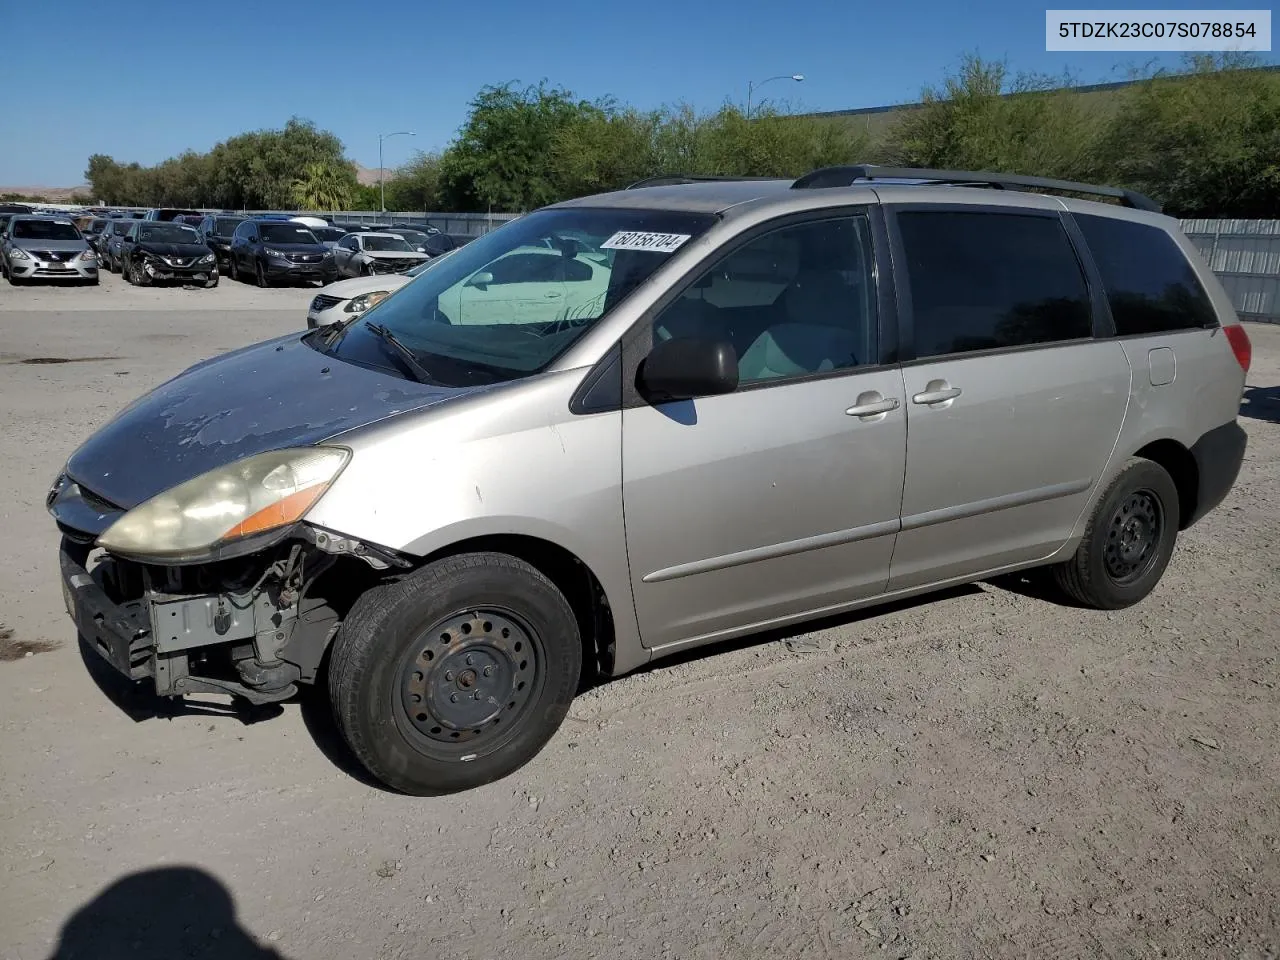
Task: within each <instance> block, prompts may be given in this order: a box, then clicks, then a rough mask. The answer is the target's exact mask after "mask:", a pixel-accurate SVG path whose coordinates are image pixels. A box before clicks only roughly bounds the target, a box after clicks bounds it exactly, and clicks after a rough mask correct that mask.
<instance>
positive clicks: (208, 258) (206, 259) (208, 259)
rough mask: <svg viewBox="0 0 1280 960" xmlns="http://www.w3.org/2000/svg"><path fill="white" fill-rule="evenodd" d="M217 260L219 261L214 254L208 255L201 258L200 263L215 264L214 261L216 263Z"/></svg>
mask: <svg viewBox="0 0 1280 960" xmlns="http://www.w3.org/2000/svg"><path fill="white" fill-rule="evenodd" d="M216 259H217V257H215V256H214V255H213V254H212V253H206V254H205V255H204V256H203V257H201V258H200V262H201V263H213V261H214V260H216Z"/></svg>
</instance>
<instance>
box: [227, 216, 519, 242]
mask: <svg viewBox="0 0 1280 960" xmlns="http://www.w3.org/2000/svg"><path fill="white" fill-rule="evenodd" d="M248 212H249V213H258V212H262V213H267V212H274V211H265V210H264V211H256V210H250V211H248ZM296 215H297V216H318V217H325V218H328V219H332V220H334V221H336V222H337V223H412V224H420V225H426V226H431V227H435V228H436V229H437V230H439V231H440V232H441V233H451V234H453V235H454V236H461V237H482V236H484V235H485V234H486V233H488V232H489V231H490V230H496V229H497V228H498V227H500V226H502V225H503V224H504V223H506V222H507V221H508V220H514V219H516V217H518V216H519V214H516V213H423V212H422V211H421V210H418V211H413V210H388V211H387V212H386V213H381V212H379V211H377V210H336V211H328V212H324V213H310V214H308V213H301V214H296Z"/></svg>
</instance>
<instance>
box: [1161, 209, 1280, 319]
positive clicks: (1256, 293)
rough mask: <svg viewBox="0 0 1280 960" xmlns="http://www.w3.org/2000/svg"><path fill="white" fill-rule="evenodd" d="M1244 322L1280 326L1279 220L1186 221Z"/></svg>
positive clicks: (1184, 226)
mask: <svg viewBox="0 0 1280 960" xmlns="http://www.w3.org/2000/svg"><path fill="white" fill-rule="evenodd" d="M1182 230H1183V232H1184V233H1185V234H1186V235H1187V236H1188V237H1189V238H1190V240H1191V242H1192V243H1194V244H1195V245H1196V248H1197V249H1198V250H1199V251H1200V254H1201V255H1202V256H1203V257H1204V258H1205V260H1206V261H1207V262H1208V264H1209V269H1210V270H1212V271H1213V272H1214V273H1215V274H1217V276H1218V279H1219V280H1221V281H1222V285H1223V287H1225V288H1226V291H1227V293H1228V294H1229V295H1230V296H1231V303H1232V305H1233V306H1234V307H1235V308H1236V313H1238V314H1239V315H1240V319H1241V320H1257V321H1260V322H1262V323H1280V220H1183V221H1182Z"/></svg>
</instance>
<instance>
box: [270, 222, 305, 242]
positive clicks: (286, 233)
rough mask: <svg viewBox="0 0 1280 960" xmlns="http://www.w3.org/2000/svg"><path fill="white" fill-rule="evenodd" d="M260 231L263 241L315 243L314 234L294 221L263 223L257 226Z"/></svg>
mask: <svg viewBox="0 0 1280 960" xmlns="http://www.w3.org/2000/svg"><path fill="white" fill-rule="evenodd" d="M258 229H259V230H261V231H262V242H263V243H316V242H318V241H317V240H316V235H315V234H314V233H312V232H311V231H310V230H309V229H308V228H307V227H300V226H298V225H297V224H296V223H263V224H260V225H259V227H258Z"/></svg>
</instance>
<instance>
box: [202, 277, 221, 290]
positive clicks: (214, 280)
mask: <svg viewBox="0 0 1280 960" xmlns="http://www.w3.org/2000/svg"><path fill="white" fill-rule="evenodd" d="M217 285H218V275H217V274H216V273H215V274H214V275H213V276H211V277H210V278H209V279H208V280H206V281H205V282H204V288H205V289H206V290H212V289H213V288H214V287H216V286H217Z"/></svg>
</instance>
